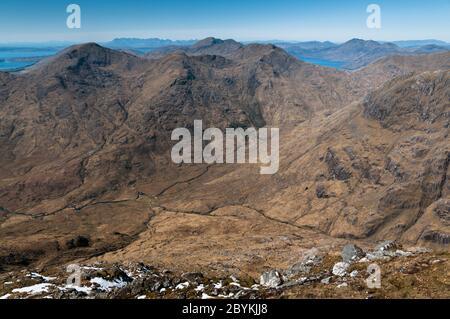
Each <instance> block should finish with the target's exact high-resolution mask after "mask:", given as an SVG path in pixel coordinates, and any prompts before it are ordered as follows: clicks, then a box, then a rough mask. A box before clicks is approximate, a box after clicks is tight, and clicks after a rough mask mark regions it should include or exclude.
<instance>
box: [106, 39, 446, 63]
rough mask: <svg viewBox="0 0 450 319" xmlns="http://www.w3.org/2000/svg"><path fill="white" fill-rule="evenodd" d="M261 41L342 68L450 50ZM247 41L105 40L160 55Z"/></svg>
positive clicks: (433, 44) (222, 50)
mask: <svg viewBox="0 0 450 319" xmlns="http://www.w3.org/2000/svg"><path fill="white" fill-rule="evenodd" d="M257 43H259V44H273V45H276V46H277V47H280V48H282V49H284V50H285V51H287V52H288V53H289V54H291V55H293V56H295V57H297V58H298V59H300V60H306V61H314V60H318V61H331V62H334V63H335V65H339V68H342V69H347V70H356V69H359V68H361V67H364V66H366V65H368V64H370V63H372V62H374V61H376V60H378V59H380V58H383V57H387V56H392V55H416V54H428V53H438V52H445V51H448V50H450V44H449V43H446V42H444V41H440V40H410V41H396V42H377V41H372V40H362V39H352V40H350V41H347V42H345V43H342V44H337V43H333V42H330V41H325V42H320V41H307V42H289V41H277V40H274V41H271V42H268V41H260V42H257ZM245 44H249V43H245ZM243 45H244V44H242V43H239V42H236V41H234V40H220V39H216V38H212V37H211V38H207V39H204V40H201V41H199V42H195V41H193V40H187V41H172V40H164V39H158V38H153V39H128V38H122V39H115V40H113V41H111V42H108V43H106V44H105V46H107V47H110V48H115V49H122V50H126V51H131V52H134V53H135V54H138V55H139V54H146V56H147V57H150V58H160V57H161V56H163V55H165V54H167V53H174V52H185V53H187V54H190V55H196V54H213V55H214V54H218V55H224V54H226V52H227V51H230V50H231V51H234V50H235V49H236V48H239V47H241V46H243ZM336 67H337V66H336Z"/></svg>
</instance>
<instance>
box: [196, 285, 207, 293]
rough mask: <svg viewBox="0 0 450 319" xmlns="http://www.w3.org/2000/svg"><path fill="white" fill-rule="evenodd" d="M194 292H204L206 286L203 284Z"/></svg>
mask: <svg viewBox="0 0 450 319" xmlns="http://www.w3.org/2000/svg"><path fill="white" fill-rule="evenodd" d="M194 290H195V291H196V292H200V291H203V290H205V285H204V284H201V285H199V286H198V287H197V288H195V289H194Z"/></svg>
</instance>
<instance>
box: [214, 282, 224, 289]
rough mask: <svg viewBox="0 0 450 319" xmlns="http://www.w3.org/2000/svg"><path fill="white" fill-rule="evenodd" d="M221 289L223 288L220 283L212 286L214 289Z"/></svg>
mask: <svg viewBox="0 0 450 319" xmlns="http://www.w3.org/2000/svg"><path fill="white" fill-rule="evenodd" d="M222 287H223V284H222V282H218V283H217V284H214V288H215V289H222Z"/></svg>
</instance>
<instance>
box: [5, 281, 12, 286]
mask: <svg viewBox="0 0 450 319" xmlns="http://www.w3.org/2000/svg"><path fill="white" fill-rule="evenodd" d="M3 284H4V285H5V286H8V285H12V284H13V282H12V281H7V282H4V283H3Z"/></svg>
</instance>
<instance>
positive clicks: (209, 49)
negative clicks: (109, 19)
mask: <svg viewBox="0 0 450 319" xmlns="http://www.w3.org/2000/svg"><path fill="white" fill-rule="evenodd" d="M242 47H244V45H243V44H242V43H239V42H237V41H234V40H222V39H217V38H213V37H209V38H206V39H203V40H200V41H198V42H196V43H194V44H193V45H191V46H185V47H179V46H173V45H172V46H168V47H162V48H159V49H156V50H153V51H151V52H150V53H148V54H147V57H148V58H153V59H155V58H160V57H162V56H164V55H166V54H168V53H175V52H178V53H181V52H182V53H186V54H188V55H206V54H209V55H221V56H224V57H228V56H229V55H230V54H233V53H235V52H236V50H238V49H241V48H242Z"/></svg>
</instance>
